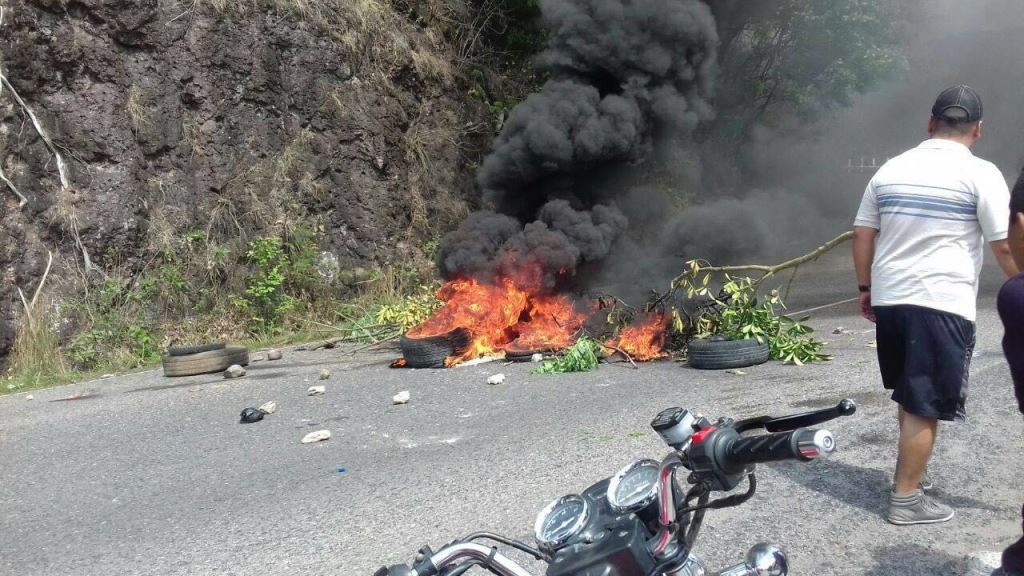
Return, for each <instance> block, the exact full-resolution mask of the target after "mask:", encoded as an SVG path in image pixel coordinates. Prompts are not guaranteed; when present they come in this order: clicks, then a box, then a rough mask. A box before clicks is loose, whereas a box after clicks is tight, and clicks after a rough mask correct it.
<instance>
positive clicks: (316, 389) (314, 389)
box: [306, 386, 327, 396]
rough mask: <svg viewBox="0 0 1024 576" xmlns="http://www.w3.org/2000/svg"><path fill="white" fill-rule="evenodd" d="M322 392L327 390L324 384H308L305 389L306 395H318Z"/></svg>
mask: <svg viewBox="0 0 1024 576" xmlns="http://www.w3.org/2000/svg"><path fill="white" fill-rule="evenodd" d="M324 392H327V387H326V386H310V387H309V388H308V389H306V395H307V396H320V395H322V394H323V393H324Z"/></svg>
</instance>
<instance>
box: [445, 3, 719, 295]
mask: <svg viewBox="0 0 1024 576" xmlns="http://www.w3.org/2000/svg"><path fill="white" fill-rule="evenodd" d="M541 9H542V12H543V16H544V22H545V24H546V26H547V28H548V30H549V31H550V36H549V43H548V48H547V49H546V50H545V51H544V53H543V54H542V56H541V59H542V61H543V63H544V64H546V65H547V66H548V67H549V69H550V70H551V78H550V79H549V80H548V81H547V83H545V85H544V86H543V88H542V89H541V90H540V92H538V93H536V94H533V95H531V96H530V97H528V98H527V99H526V100H524V101H523V102H522V103H521V104H520V105H519V106H517V107H516V108H515V109H514V110H513V111H512V113H511V114H510V116H509V119H508V122H506V125H505V128H504V130H503V131H502V133H501V135H500V136H499V137H498V138H497V140H496V141H495V144H494V150H493V152H492V153H491V154H490V155H489V156H488V157H487V158H486V159H485V161H484V163H483V165H482V166H481V169H480V172H479V174H478V183H479V185H480V188H481V190H482V192H483V198H484V202H485V203H486V204H487V205H488V206H490V207H491V208H492V209H491V210H487V211H481V212H478V213H475V214H473V215H472V216H470V217H469V218H468V219H467V220H466V221H465V222H464V223H463V225H462V226H461V227H460V228H459V229H458V230H456V231H454V232H452V233H450V234H448V235H447V236H446V237H445V238H444V239H443V241H442V243H441V246H440V249H439V255H438V266H439V268H440V271H441V274H442V276H443V277H444V278H446V279H450V278H454V277H460V276H475V277H478V278H481V279H487V280H489V279H493V278H494V277H496V276H499V275H507V273H508V272H509V271H510V270H512V269H515V268H516V267H518V266H522V265H524V264H526V263H529V262H532V263H535V264H539V265H540V266H541V268H542V272H543V276H544V285H545V287H547V288H554V287H555V286H556V284H557V282H558V281H559V279H560V278H571V277H573V276H574V275H575V273H576V269H577V267H578V266H579V265H580V264H581V263H584V262H596V261H600V260H601V259H602V258H604V257H605V256H607V255H608V254H609V253H610V251H611V249H612V247H613V245H614V244H615V241H616V239H617V238H618V237H619V236H620V235H621V234H622V232H623V231H624V230H625V229H626V226H627V220H626V217H625V216H624V215H623V213H622V211H621V210H620V209H619V207H618V206H617V204H618V198H619V196H621V195H623V194H625V192H626V190H625V189H624V188H622V187H621V186H617V185H616V184H614V182H615V181H616V179H615V178H614V175H615V173H616V172H617V171H619V170H620V169H621V170H626V169H628V167H630V166H633V165H636V164H639V163H642V162H643V161H644V160H645V159H646V158H648V157H649V156H650V155H651V154H652V153H653V152H656V151H657V148H658V147H659V146H661V145H662V143H663V142H666V141H670V140H675V139H679V138H683V137H685V136H686V135H688V134H690V133H692V131H693V130H694V129H695V128H696V127H697V126H698V125H699V124H700V123H701V122H704V121H707V120H710V119H711V118H712V109H711V105H710V98H711V96H712V83H713V79H714V73H715V69H716V59H715V51H716V47H717V44H718V36H717V33H716V30H715V22H714V18H713V16H712V14H711V11H710V9H709V8H708V6H707V5H706V4H705V3H704V2H700V1H698V0H541Z"/></svg>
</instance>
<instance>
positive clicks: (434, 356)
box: [398, 328, 472, 368]
mask: <svg viewBox="0 0 1024 576" xmlns="http://www.w3.org/2000/svg"><path fill="white" fill-rule="evenodd" d="M471 341H472V334H470V332H469V330H466V329H465V328H456V329H455V330H452V331H451V332H448V333H446V334H441V335H438V336H427V337H424V338H409V337H408V336H402V338H401V339H399V341H398V345H399V346H400V347H401V348H402V357H403V358H405V365H406V366H407V367H409V368H444V360H445V358H447V357H449V356H458V355H459V354H462V353H463V352H465V351H466V349H467V348H468V347H469V344H470V342H471Z"/></svg>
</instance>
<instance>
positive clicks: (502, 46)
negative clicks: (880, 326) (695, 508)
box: [0, 0, 903, 393]
mask: <svg viewBox="0 0 1024 576" xmlns="http://www.w3.org/2000/svg"><path fill="white" fill-rule="evenodd" d="M734 4H735V5H736V6H740V5H742V4H745V3H742V2H741V3H735V2H722V3H721V4H720V5H716V6H717V7H716V8H715V10H716V18H717V19H718V22H719V28H720V31H721V35H722V36H723V39H722V40H723V41H722V51H721V58H720V60H721V63H722V68H723V70H722V73H721V76H722V78H723V79H724V80H725V81H726V84H725V85H724V86H722V87H721V89H720V90H718V93H719V94H721V97H720V99H719V100H718V101H717V102H716V110H717V112H718V113H717V120H716V121H715V123H714V124H713V125H711V126H709V127H707V129H704V130H702V131H701V132H700V133H698V134H697V135H696V138H697V141H698V142H697V143H698V144H700V148H701V149H702V150H703V151H705V153H706V154H708V155H714V156H716V157H717V158H719V159H722V158H724V159H729V158H738V157H739V155H738V154H737V153H736V148H737V147H738V146H739V143H741V142H743V141H744V140H745V139H746V138H747V137H748V136H749V133H750V130H752V129H753V127H754V126H755V124H757V123H764V124H768V125H776V126H781V125H785V124H786V123H787V120H788V119H790V118H792V117H793V116H794V115H797V114H808V115H812V114H813V113H815V112H821V111H824V110H827V109H829V108H830V107H833V106H843V105H846V104H847V103H848V102H849V99H850V97H851V96H852V95H853V94H855V93H857V92H862V91H864V90H867V89H868V88H870V87H872V86H874V85H876V84H877V83H878V82H879V81H880V80H881V79H883V78H885V77H888V76H891V75H892V74H894V73H896V72H898V70H900V68H901V67H902V65H903V62H902V59H901V56H900V54H899V51H898V49H897V47H896V42H895V38H896V36H897V32H898V26H899V23H900V22H902V20H901V18H902V15H901V11H900V9H898V3H895V2H893V1H890V0H887V1H886V2H878V3H867V2H862V1H859V0H843V1H841V2H832V1H825V0H815V1H814V2H795V1H792V0H774V1H772V2H766V3H763V7H762V8H759V9H757V10H747V9H733V8H731V6H732V5H734ZM172 8H173V11H174V12H175V13H173V14H171V13H168V14H167V16H168V19H172V18H174V19H178V18H193V17H194V16H195V15H196V14H198V13H203V14H206V15H213V16H214V17H217V18H224V19H241V18H246V17H249V16H250V15H251V14H252V13H256V12H266V11H268V10H276V11H278V12H279V13H281V14H283V15H287V16H289V17H297V18H302V19H303V20H304V21H306V22H308V23H310V24H312V25H315V26H317V27H319V28H320V29H321V30H323V31H325V32H326V33H327V34H328V35H329V36H330V37H331V38H332V39H333V40H334V41H337V42H340V43H342V44H343V45H345V46H347V47H348V48H349V49H350V52H351V53H352V54H353V57H354V62H353V65H352V68H353V71H354V72H358V73H359V75H360V76H361V77H363V78H367V79H370V81H372V82H378V83H381V84H382V85H385V86H386V85H388V83H391V82H392V81H393V79H395V78H398V77H399V76H401V74H404V72H402V71H403V70H409V69H411V70H415V72H416V74H417V76H418V77H419V79H420V81H422V82H431V83H434V84H435V85H437V86H441V87H443V88H444V89H446V90H466V92H467V93H468V94H470V95H471V96H472V97H473V98H476V99H478V100H479V101H480V102H481V103H482V104H483V105H485V106H486V107H487V108H488V109H489V110H490V111H491V114H492V117H493V118H492V119H493V122H492V123H491V124H490V125H482V126H471V127H468V128H467V127H464V126H461V125H460V126H459V127H458V131H451V130H448V127H444V126H442V127H438V126H436V125H434V124H431V118H432V117H431V116H430V115H429V110H428V111H426V112H424V114H423V115H422V116H421V117H419V116H418V117H412V118H410V121H409V123H408V130H407V131H406V133H405V134H403V135H402V140H401V142H400V143H399V145H401V146H402V147H403V148H404V150H405V152H406V156H407V159H408V160H409V165H410V168H409V174H408V175H407V177H408V181H409V201H408V202H409V206H408V207H407V208H408V212H409V213H410V215H411V218H410V222H409V227H408V228H409V229H408V231H407V232H406V234H405V240H406V241H407V242H408V243H409V244H410V245H412V246H415V247H416V248H414V249H413V250H412V251H413V252H415V254H414V255H413V256H411V257H410V258H407V259H403V260H401V262H402V263H401V264H397V263H391V264H382V265H380V266H379V267H376V268H373V269H369V268H359V267H353V266H351V265H349V264H347V263H340V262H339V261H338V260H337V258H336V257H334V256H333V255H332V254H331V252H329V251H328V250H327V246H328V245H329V244H330V243H329V241H328V240H329V239H327V238H325V227H324V224H323V222H322V221H321V220H320V219H319V218H318V216H317V214H315V213H309V212H306V211H305V210H303V209H302V206H316V205H323V204H324V202H323V199H324V198H325V197H326V195H328V194H330V191H329V190H326V189H323V187H322V186H321V185H318V184H316V183H315V181H314V179H313V178H311V177H310V164H311V163H310V158H311V155H312V154H313V151H312V150H313V146H312V145H311V142H312V136H311V134H310V133H309V132H307V131H306V130H305V129H303V130H300V131H299V132H298V133H296V134H294V135H293V137H292V139H291V141H290V142H287V143H285V145H283V146H282V148H281V151H280V153H279V154H278V155H277V156H276V157H272V158H266V159H263V160H261V161H259V162H257V163H254V164H251V165H245V166H239V167H237V168H236V170H235V174H234V176H233V177H232V178H231V180H230V181H229V182H227V183H226V185H225V188H224V190H223V191H222V192H221V194H220V195H219V198H218V201H217V203H216V205H215V206H214V207H213V208H212V209H210V210H208V211H205V212H204V213H203V218H202V221H200V222H196V221H195V218H194V214H193V213H192V212H185V211H184V210H182V209H181V208H180V207H179V205H180V198H182V195H181V194H180V193H177V192H180V190H182V189H183V188H184V187H186V186H188V183H185V182H175V181H174V179H173V177H171V176H168V177H164V176H160V175H157V176H154V177H153V178H152V179H151V181H150V182H149V187H148V188H149V189H148V190H146V191H145V192H146V195H147V203H148V205H149V212H150V214H151V216H152V217H151V221H150V222H149V228H148V237H147V239H146V240H147V246H146V249H145V250H144V251H143V252H142V254H143V261H142V262H139V259H138V257H137V256H136V257H134V258H128V257H127V256H125V255H120V254H117V253H113V252H112V253H108V254H103V255H99V257H97V258H95V260H96V261H97V264H96V266H95V268H96V269H93V270H91V271H90V270H89V265H88V264H89V263H88V262H87V266H86V270H85V272H81V273H80V274H78V275H77V276H76V275H75V274H74V272H73V270H74V266H73V265H72V266H68V267H67V268H65V270H64V272H68V268H70V270H71V272H69V273H66V274H64V275H63V277H62V278H61V279H60V280H57V279H51V282H50V283H49V285H47V286H45V289H44V290H43V291H42V293H41V295H40V296H39V297H38V298H33V299H32V300H31V301H26V302H25V305H24V308H25V310H24V313H23V314H22V316H23V319H22V322H21V325H20V327H19V329H18V332H17V336H16V342H15V346H14V350H13V354H12V356H11V358H10V364H9V370H8V373H7V375H6V378H5V380H4V381H3V382H0V393H4V392H6V391H17V390H24V389H29V388H33V387H39V386H44V385H50V384H54V383H61V382H67V381H71V380H74V379H77V378H81V377H83V376H86V375H90V374H100V373H104V372H114V371H120V370H130V369H134V368H138V367H142V366H150V365H153V364H155V363H157V362H158V361H159V358H160V355H161V353H162V352H163V351H164V350H165V349H166V347H167V346H168V345H171V344H177V343H195V342H204V341H214V340H229V341H232V342H240V343H248V344H250V345H261V344H269V343H286V342H296V341H302V340H314V339H323V338H325V337H329V336H337V337H344V338H350V339H356V340H360V341H363V342H375V341H380V340H384V339H387V338H390V337H393V336H394V335H397V334H398V333H400V332H401V331H403V330H405V329H407V328H409V327H410V326H413V325H415V324H417V323H419V322H420V321H422V320H423V319H424V318H425V317H426V316H427V315H429V314H430V313H431V312H433V311H434V310H435V309H436V308H437V307H438V306H439V302H438V301H437V299H436V297H435V296H434V294H435V289H436V283H437V280H436V274H435V273H434V270H433V266H432V262H431V260H432V258H433V251H434V249H435V248H436V245H437V239H438V238H439V236H440V235H441V234H443V233H444V232H445V231H446V227H450V226H454V225H456V224H458V222H459V221H460V220H461V218H462V217H464V216H465V215H466V214H467V213H468V208H467V206H466V205H465V203H464V202H463V201H462V200H457V199H455V198H453V197H450V196H445V194H450V193H449V192H448V190H449V189H450V188H451V186H449V184H450V182H447V181H445V180H443V179H442V178H443V177H444V174H445V173H446V172H445V170H441V169H439V167H438V166H436V165H435V164H433V162H435V160H433V158H432V155H431V154H430V153H429V148H428V147H429V146H430V145H431V144H434V143H437V142H451V143H453V144H452V145H453V146H455V147H456V148H459V146H460V142H461V141H462V139H463V138H464V137H466V136H467V134H468V133H469V132H472V133H474V134H479V133H482V134H484V135H486V137H488V138H489V137H490V136H493V135H494V134H495V133H497V132H498V131H500V129H501V127H502V125H503V123H504V120H505V118H506V117H507V114H508V111H509V110H511V109H512V108H513V107H514V106H515V105H516V104H517V103H518V102H519V101H521V100H522V99H524V98H525V97H526V96H527V95H529V94H530V93H531V92H533V91H535V90H536V89H537V87H538V86H539V85H540V84H541V83H542V82H543V81H544V78H545V72H544V71H542V70H538V68H537V67H536V66H535V64H534V58H535V56H536V55H537V54H538V53H539V52H541V51H542V50H543V48H544V42H545V35H544V31H543V26H542V23H541V18H540V9H539V5H538V2H537V0H472V1H470V0H456V1H452V2H448V1H441V0H425V1H424V2H418V3H401V5H400V6H399V5H392V4H391V3H387V2H384V1H382V0H357V1H354V2H349V1H341V0H328V1H325V2H308V1H305V0H251V1H249V2H226V1H224V0H194V1H193V0H188V1H184V2H179V3H177V5H175V3H173V2H172V3H168V4H167V5H166V6H165V9H167V10H171V9H172ZM179 12H180V13H179ZM410 38H414V40H410ZM400 73H401V74H400ZM385 92H386V90H385ZM357 96H358V95H357ZM325 100H326V101H327V102H328V103H330V102H333V103H334V104H335V105H336V106H337V108H338V114H339V115H342V116H343V115H345V114H353V113H356V112H357V111H358V108H356V107H353V106H352V103H351V102H349V101H347V100H345V99H344V98H343V97H341V95H339V94H337V93H333V94H327V95H326V96H325ZM146 102H147V95H146V94H145V93H144V92H143V91H142V90H141V89H139V88H137V87H133V89H132V90H130V91H129V94H128V97H127V106H126V110H125V115H126V121H128V122H130V124H131V126H132V127H133V128H134V130H135V131H136V132H140V131H144V130H146V129H148V127H151V126H152V124H153V122H155V119H153V118H150V117H148V116H147V114H146ZM198 130H199V126H198V125H191V124H187V125H185V126H183V141H184V142H185V143H186V144H188V145H189V146H190V147H191V153H192V154H193V155H196V156H202V155H203V154H206V153H207V152H206V151H204V150H203V147H202V145H201V143H200V142H201V139H200V138H199V137H198ZM460 152H461V148H460ZM475 161H476V159H475V158H471V157H468V156H467V157H466V158H465V163H466V165H467V166H469V167H470V168H472V167H474V166H475ZM657 168H658V167H657V166H654V168H653V169H652V170H651V171H650V172H651V175H652V176H651V178H654V179H655V180H658V179H659V175H660V174H662V172H661V171H659V170H658V169H657ZM707 172H708V173H712V172H714V173H734V172H737V173H738V171H734V170H716V171H707ZM665 182H666V188H669V187H670V188H671V189H670V190H668V191H667V192H666V193H668V194H670V195H673V196H677V197H679V198H680V209H684V208H685V207H686V206H688V205H690V204H691V203H692V202H694V201H695V196H694V193H693V190H696V189H701V188H702V186H701V184H700V183H697V182H690V183H687V182H682V183H680V181H679V179H678V178H674V177H673V178H665ZM708 184H710V183H708ZM707 188H708V189H712V188H713V187H712V186H708V187H707ZM424 198H430V199H431V202H430V205H431V208H430V212H429V213H428V209H427V208H425V207H424V205H425V204H426V202H425V200H424ZM444 198H448V200H447V201H442V200H443V199H444ZM176 199H177V200H176ZM439 199H441V200H439ZM300 200H302V201H301V202H300ZM94 256H96V255H94ZM86 258H87V257H86ZM693 280H694V281H696V282H700V281H702V278H698V277H697V275H696V272H694V276H693ZM729 282H731V284H727V286H731V287H732V288H733V293H731V294H726V296H729V301H728V302H726V301H721V302H720V304H721V305H723V306H724V308H725V309H726V311H727V312H728V313H727V314H722V315H719V316H718V318H719V320H716V322H718V324H715V325H713V326H712V325H711V324H708V323H705V324H700V322H696V323H693V324H692V325H693V326H702V327H703V328H701V329H700V333H701V334H703V333H711V332H712V331H715V332H717V333H725V334H729V335H733V336H740V335H743V334H753V335H754V336H758V335H761V333H762V332H771V333H773V334H783V335H785V337H786V339H785V340H780V341H779V342H780V343H779V344H773V350H772V351H773V355H775V356H776V357H777V358H780V359H788V360H790V361H794V362H799V361H812V360H814V359H823V357H822V356H821V354H820V348H818V347H816V344H814V341H813V340H811V339H809V338H808V337H807V336H808V334H807V332H806V329H805V328H804V327H803V326H802V325H801V324H800V323H798V322H792V323H790V322H789V321H788V319H786V318H785V317H784V316H780V313H777V312H776V308H777V307H779V306H780V304H781V302H780V301H779V300H778V299H777V295H774V294H773V295H770V296H769V297H768V299H767V300H764V299H761V300H757V299H756V298H754V297H753V296H752V292H751V290H750V289H749V288H750V287H749V286H747V285H746V284H743V283H741V281H740V279H733V278H730V279H729ZM706 286H707V285H706V284H702V285H698V286H695V288H696V289H697V290H698V291H699V290H702V289H704V288H705V287H706ZM675 288H676V286H673V290H675ZM754 292H756V290H755V291H754ZM66 294H75V295H76V296H75V297H74V298H70V299H68V298H58V295H66ZM706 296H710V295H708V294H706ZM719 297H720V298H721V297H722V295H719ZM737 302H740V303H742V305H737V304H736V303H737ZM733 311H734V312H735V314H733ZM708 322H710V320H708ZM754 331H759V332H757V333H753V332H754ZM585 347H586V346H585V345H581V347H580V351H581V352H586V350H584V348H585ZM584 356H587V358H586V359H587V360H589V355H584ZM550 369H551V370H552V371H557V369H556V366H552V367H551V368H550Z"/></svg>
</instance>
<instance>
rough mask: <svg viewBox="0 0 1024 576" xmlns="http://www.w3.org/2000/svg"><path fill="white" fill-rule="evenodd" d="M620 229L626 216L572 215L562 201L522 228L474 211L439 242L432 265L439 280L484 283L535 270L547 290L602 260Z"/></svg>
mask: <svg viewBox="0 0 1024 576" xmlns="http://www.w3.org/2000/svg"><path fill="white" fill-rule="evenodd" d="M625 229H626V217H625V216H623V215H622V213H621V212H620V211H619V210H617V209H615V208H610V207H608V206H604V205H597V206H594V207H593V209H591V210H586V211H582V210H574V209H573V208H572V207H571V206H570V205H569V202H567V201H565V200H552V201H551V202H548V203H547V204H545V205H544V206H543V207H542V208H541V209H540V211H539V212H538V214H537V220H535V221H533V222H530V223H528V224H526V226H523V225H522V224H521V223H520V222H519V220H516V219H515V218H513V217H511V216H507V215H505V214H497V213H495V212H490V211H480V212H475V213H473V214H471V215H470V216H469V218H467V219H466V221H465V222H464V223H463V224H462V226H460V227H459V229H458V230H456V231H454V232H452V233H450V234H448V235H447V236H446V237H445V248H444V249H443V250H442V253H441V256H440V258H439V260H438V265H439V267H440V268H441V275H442V276H443V277H445V278H454V277H458V276H474V277H477V278H480V279H481V280H485V281H490V280H493V279H495V278H496V277H499V276H501V277H513V278H514V277H516V276H517V275H519V274H521V273H523V272H527V273H532V272H534V271H539V272H540V273H541V278H540V280H541V282H542V283H543V287H544V288H546V289H549V290H550V289H553V288H555V287H556V286H557V284H558V281H559V280H560V279H562V278H565V277H568V276H571V273H572V272H573V271H574V270H575V269H576V266H577V265H578V264H579V263H581V262H591V261H595V260H599V259H601V258H603V257H604V256H606V255H607V254H608V252H609V251H610V250H611V246H612V244H613V243H614V242H615V239H616V238H618V236H619V235H620V234H621V233H622V232H623V231H624V230H625ZM538 266H539V270H535V268H536V267H538Z"/></svg>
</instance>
